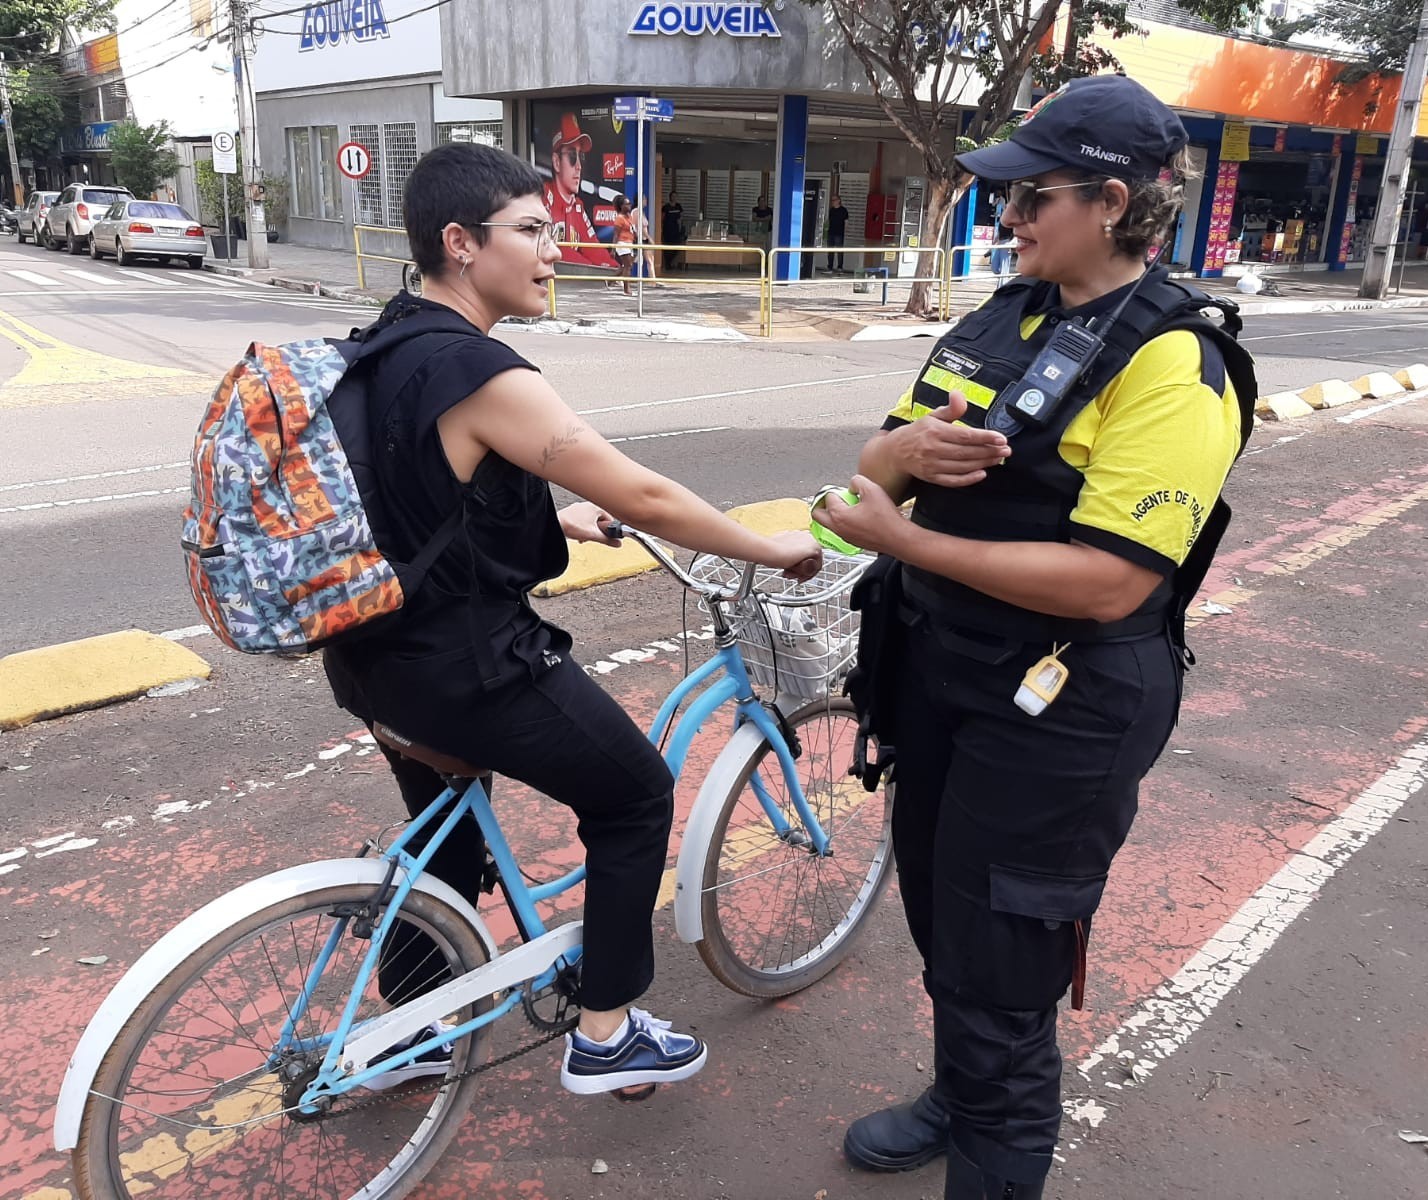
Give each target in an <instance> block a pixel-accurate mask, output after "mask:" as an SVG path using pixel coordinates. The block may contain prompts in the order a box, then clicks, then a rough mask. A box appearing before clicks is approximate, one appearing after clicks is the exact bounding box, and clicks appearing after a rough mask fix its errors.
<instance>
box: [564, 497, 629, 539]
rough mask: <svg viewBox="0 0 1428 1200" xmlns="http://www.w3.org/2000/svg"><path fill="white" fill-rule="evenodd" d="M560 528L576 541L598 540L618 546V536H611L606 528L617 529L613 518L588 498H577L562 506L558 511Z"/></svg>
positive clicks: (617, 526) (617, 525) (617, 523)
mask: <svg viewBox="0 0 1428 1200" xmlns="http://www.w3.org/2000/svg"><path fill="white" fill-rule="evenodd" d="M559 518H560V529H561V532H562V533H564V534H565V536H566V537H568V538H570V539H571V540H572V541H576V542H599V543H600V544H601V545H602V546H618V545H619V544H620V539H619V537H618V536H617V537H611V536H610V535H609V534H607V533H606V532H605V531H606V530H607V529H619V522H617V521H616V520H615V518H614V517H612V516H611V515H610V514H609V513H607V512H606V511H605V510H604V509H603V508H601V507H600V506H599V505H598V504H591V503H590V501H588V500H577V501H576V502H575V503H574V504H569V505H567V506H566V507H565V508H562V509H561V510H560V513H559Z"/></svg>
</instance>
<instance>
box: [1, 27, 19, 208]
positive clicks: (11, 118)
mask: <svg viewBox="0 0 1428 1200" xmlns="http://www.w3.org/2000/svg"><path fill="white" fill-rule="evenodd" d="M0 112H3V114H4V116H5V142H6V144H7V145H8V146H9V148H10V190H11V191H12V192H13V193H14V196H13V199H14V201H15V203H16V204H23V203H25V183H24V180H22V179H21V178H20V156H19V154H18V153H16V151H15V111H14V109H12V108H11V107H10V74H9V69H8V68H7V67H6V66H5V55H4V54H3V53H0Z"/></svg>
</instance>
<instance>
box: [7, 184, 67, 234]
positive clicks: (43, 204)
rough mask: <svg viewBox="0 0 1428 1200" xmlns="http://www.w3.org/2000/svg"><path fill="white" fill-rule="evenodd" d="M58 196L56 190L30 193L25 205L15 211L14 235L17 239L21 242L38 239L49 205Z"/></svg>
mask: <svg viewBox="0 0 1428 1200" xmlns="http://www.w3.org/2000/svg"><path fill="white" fill-rule="evenodd" d="M58 197H59V193H58V192H31V193H30V198H29V199H28V200H26V201H25V206H24V207H23V208H21V209H18V210H17V211H16V213H15V223H16V225H17V226H18V228H17V230H16V233H15V237H16V239H17V240H18V241H20V242H22V243H23V242H38V241H39V240H40V227H41V226H42V225H43V224H44V223H45V218H46V217H47V216H48V215H49V211H50V205H52V204H53V203H54V202H55V200H56V199H58Z"/></svg>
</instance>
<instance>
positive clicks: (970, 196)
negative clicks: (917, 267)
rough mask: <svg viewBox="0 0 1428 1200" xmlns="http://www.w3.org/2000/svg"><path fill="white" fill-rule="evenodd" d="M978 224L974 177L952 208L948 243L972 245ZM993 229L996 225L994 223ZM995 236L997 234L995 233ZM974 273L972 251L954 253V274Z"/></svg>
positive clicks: (952, 244)
mask: <svg viewBox="0 0 1428 1200" xmlns="http://www.w3.org/2000/svg"><path fill="white" fill-rule="evenodd" d="M976 224H977V180H975V179H973V180H972V182H971V183H970V184H969V185H968V186H967V190H966V191H965V192H963V193H962V199H960V200H958V201H957V207H956V208H954V209H953V210H952V219H951V220H950V221H948V222H947V245H948V247H949V248H950V247H952V246H970V245H971V244H972V239H973V237H975V236H976V235H975V233H974V229H975V227H976ZM992 228H993V230H995V228H996V226H995V224H993V226H992ZM993 236H995V234H994V235H993ZM971 273H972V251H970V250H958V251H955V252H954V253H953V255H952V274H953V275H955V276H956V277H957V278H958V279H965V278H966V277H967V276H968V275H970V274H971Z"/></svg>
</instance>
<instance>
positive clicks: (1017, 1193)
mask: <svg viewBox="0 0 1428 1200" xmlns="http://www.w3.org/2000/svg"><path fill="white" fill-rule="evenodd" d="M1044 1182H1045V1181H1043V1180H1038V1181H1037V1182H1036V1183H1010V1182H1008V1181H1007V1180H1005V1179H1002V1178H1000V1177H998V1176H996V1175H988V1174H987V1173H986V1172H984V1171H983V1170H982V1168H981V1167H979V1166H977V1164H976V1163H974V1162H972V1161H971V1159H969V1158H967V1156H966V1155H964V1154H963V1153H962V1152H961V1151H960V1150H958V1149H957V1147H956V1146H954V1145H952V1144H950V1143H949V1144H948V1147H947V1183H946V1185H945V1186H944V1188H943V1192H942V1200H1041V1194H1042V1191H1043V1189H1044Z"/></svg>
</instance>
